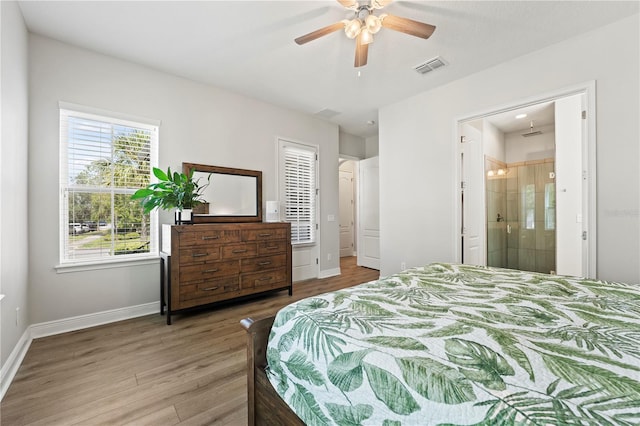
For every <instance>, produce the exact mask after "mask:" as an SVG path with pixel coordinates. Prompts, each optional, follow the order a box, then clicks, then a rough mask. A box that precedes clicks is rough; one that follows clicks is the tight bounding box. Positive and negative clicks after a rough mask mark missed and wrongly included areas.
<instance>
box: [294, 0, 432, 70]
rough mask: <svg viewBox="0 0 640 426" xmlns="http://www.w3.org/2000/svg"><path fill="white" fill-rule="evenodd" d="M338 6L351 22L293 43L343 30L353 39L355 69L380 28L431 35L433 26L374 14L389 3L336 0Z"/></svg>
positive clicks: (426, 36)
mask: <svg viewBox="0 0 640 426" xmlns="http://www.w3.org/2000/svg"><path fill="white" fill-rule="evenodd" d="M337 1H338V3H340V4H341V5H342V6H344V7H345V8H347V9H350V10H353V11H354V17H353V19H351V20H349V19H344V20H342V21H340V22H336V23H335V24H331V25H328V26H326V27H324V28H320V29H319V30H315V31H312V32H310V33H309V34H305V35H303V36H300V37H298V38H296V39H295V42H296V43H297V44H300V45H302V44H305V43H308V42H310V41H313V40H315V39H317V38H320V37H323V36H326V35H327V34H331V33H333V32H335V31H338V30H342V29H344V32H345V34H346V35H347V37H349V38H351V39H353V38H355V39H356V58H355V62H354V66H355V67H361V66H364V65H366V64H367V56H368V54H369V44H370V43H373V35H374V34H376V33H377V32H378V31H380V29H381V28H382V27H385V28H389V29H390V30H394V31H399V32H401V33H405V34H410V35H412V36H415V37H420V38H424V39H427V38H429V37H430V36H431V34H433V32H434V31H435V29H436V27H435V26H434V25H431V24H425V23H424V22H418V21H414V20H412V19H407V18H401V17H399V16H394V15H389V14H387V13H382V14H380V15H374V13H373V12H374V11H375V10H377V9H382V8H383V7H384V6H386V5H387V4H389V3H391V2H392V1H393V0H370V1H369V3H368V4H360V3H358V2H357V1H356V0H337Z"/></svg>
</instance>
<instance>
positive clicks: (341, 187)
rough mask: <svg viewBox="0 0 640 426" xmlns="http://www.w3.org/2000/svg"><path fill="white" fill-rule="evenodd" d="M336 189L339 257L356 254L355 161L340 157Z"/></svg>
mask: <svg viewBox="0 0 640 426" xmlns="http://www.w3.org/2000/svg"><path fill="white" fill-rule="evenodd" d="M339 164H340V165H339V167H338V191H339V210H340V220H339V224H338V225H339V228H340V257H348V256H355V255H356V177H355V176H356V173H357V165H358V163H357V161H355V160H350V159H346V158H340V163H339Z"/></svg>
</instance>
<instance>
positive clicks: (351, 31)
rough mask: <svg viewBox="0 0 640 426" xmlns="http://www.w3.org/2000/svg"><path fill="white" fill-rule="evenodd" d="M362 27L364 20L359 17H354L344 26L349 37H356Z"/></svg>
mask: <svg viewBox="0 0 640 426" xmlns="http://www.w3.org/2000/svg"><path fill="white" fill-rule="evenodd" d="M361 29H362V22H360V20H359V19H358V18H355V19H352V20H351V21H349V23H348V24H347V25H346V26H345V27H344V33H345V34H346V35H347V37H349V38H356V37H358V34H360V31H361Z"/></svg>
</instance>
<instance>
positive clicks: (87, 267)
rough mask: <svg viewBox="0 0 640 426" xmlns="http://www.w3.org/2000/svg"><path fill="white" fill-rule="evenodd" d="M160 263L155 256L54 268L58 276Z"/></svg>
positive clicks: (61, 265) (60, 265) (78, 263)
mask: <svg viewBox="0 0 640 426" xmlns="http://www.w3.org/2000/svg"><path fill="white" fill-rule="evenodd" d="M159 262H160V256H158V255H157V254H154V255H148V256H141V257H136V258H133V259H132V258H129V259H109V260H93V261H89V262H74V263H61V264H59V265H56V266H55V267H54V268H55V270H56V273H58V274H66V273H68V272H82V271H94V270H99V269H112V268H125V267H128V266H141V265H154V264H158V263H159Z"/></svg>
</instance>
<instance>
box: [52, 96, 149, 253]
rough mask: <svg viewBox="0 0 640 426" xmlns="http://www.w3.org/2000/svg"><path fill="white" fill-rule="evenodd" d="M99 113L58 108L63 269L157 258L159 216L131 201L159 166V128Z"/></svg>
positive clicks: (75, 108) (82, 109)
mask: <svg viewBox="0 0 640 426" xmlns="http://www.w3.org/2000/svg"><path fill="white" fill-rule="evenodd" d="M98 113H99V114H98ZM98 113H97V111H95V110H90V109H88V108H86V107H80V106H76V105H70V104H63V103H61V104H60V207H61V211H60V263H61V264H65V263H78V262H92V263H93V262H104V261H113V260H125V259H132V258H138V257H144V256H149V255H150V254H151V255H157V253H158V248H157V240H158V237H157V228H158V227H157V225H156V222H157V213H156V212H153V213H151V214H143V212H142V208H141V207H140V204H139V203H138V202H137V201H133V200H131V194H133V193H134V192H135V191H136V190H137V189H139V188H141V187H144V186H146V185H147V184H149V182H150V178H151V170H152V167H156V166H157V141H158V126H157V125H156V124H149V123H140V122H133V121H130V120H125V119H122V118H121V117H118V116H117V114H110V113H104V112H102V111H99V112H98Z"/></svg>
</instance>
